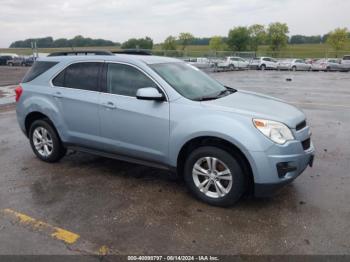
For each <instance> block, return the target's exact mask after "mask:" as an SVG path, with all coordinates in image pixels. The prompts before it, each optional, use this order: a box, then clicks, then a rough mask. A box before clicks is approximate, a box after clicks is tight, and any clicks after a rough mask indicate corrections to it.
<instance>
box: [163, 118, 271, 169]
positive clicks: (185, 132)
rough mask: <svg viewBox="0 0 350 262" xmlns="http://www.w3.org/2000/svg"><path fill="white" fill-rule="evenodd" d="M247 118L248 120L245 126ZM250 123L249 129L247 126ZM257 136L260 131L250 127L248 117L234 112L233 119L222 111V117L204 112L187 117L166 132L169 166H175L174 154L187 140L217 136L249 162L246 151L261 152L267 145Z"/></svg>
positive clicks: (176, 155) (266, 142)
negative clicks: (168, 137) (168, 146)
mask: <svg viewBox="0 0 350 262" xmlns="http://www.w3.org/2000/svg"><path fill="white" fill-rule="evenodd" d="M247 121H249V122H250V123H249V124H248V125H247V124H246V122H247ZM250 126H251V128H249V127H250ZM223 129H224V130H232V132H231V135H229V133H223V132H222V130H223ZM203 130H205V131H203ZM260 135H262V134H259V131H258V130H255V129H254V127H253V124H252V123H251V119H250V118H249V117H246V116H239V115H237V114H235V118H233V117H230V114H229V113H223V114H222V116H218V115H217V114H215V115H214V114H204V115H201V116H199V117H196V118H188V119H187V120H186V121H182V122H181V125H177V126H175V127H174V128H172V129H171V131H170V143H169V144H170V148H169V156H170V165H172V166H176V164H177V157H178V155H179V153H180V151H181V149H182V147H183V146H184V145H185V144H186V143H187V142H188V141H190V140H192V139H194V138H197V137H202V136H211V137H217V138H221V139H223V140H226V141H228V142H230V143H232V144H234V145H235V146H236V147H237V148H238V149H240V150H241V151H242V153H243V154H244V155H245V156H246V158H247V159H248V160H249V162H252V161H253V158H252V156H251V154H250V152H254V151H258V152H261V151H265V150H267V149H268V148H269V147H270V146H271V143H269V141H268V140H267V139H266V140H265V139H259V138H261V137H260ZM251 164H252V163H251Z"/></svg>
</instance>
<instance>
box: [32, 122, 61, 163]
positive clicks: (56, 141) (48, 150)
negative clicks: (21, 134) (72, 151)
mask: <svg viewBox="0 0 350 262" xmlns="http://www.w3.org/2000/svg"><path fill="white" fill-rule="evenodd" d="M45 130H46V133H47V135H46V138H45ZM40 136H41V138H40ZM43 139H44V141H43ZM29 141H30V145H31V147H32V150H33V152H34V154H35V155H36V156H37V157H38V158H39V159H40V160H42V161H45V162H49V163H53V162H57V161H59V160H60V159H61V158H62V157H64V155H65V154H66V152H67V150H66V149H65V148H64V147H63V145H62V142H61V139H60V138H59V136H58V134H57V132H56V130H55V128H54V127H53V126H52V124H51V123H50V122H49V121H48V120H47V119H40V120H36V121H34V122H33V123H32V125H31V126H30V129H29ZM40 141H41V144H43V143H44V144H45V145H46V147H45V145H43V146H40V145H39V144H40V143H39V142H40Z"/></svg>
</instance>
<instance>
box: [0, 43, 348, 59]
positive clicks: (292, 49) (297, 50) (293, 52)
mask: <svg viewBox="0 0 350 262" xmlns="http://www.w3.org/2000/svg"><path fill="white" fill-rule="evenodd" d="M79 49H84V50H87V49H88V50H110V51H116V50H118V49H119V48H118V47H115V46H104V47H79V48H75V50H79ZM71 50H72V49H71V48H40V49H39V53H52V52H57V51H71ZM153 51H154V53H155V54H158V55H167V56H196V57H199V56H214V55H215V53H214V52H213V51H212V50H210V48H209V46H207V45H191V46H188V47H187V48H186V50H185V51H183V50H181V47H179V48H178V50H177V51H166V52H164V51H163V50H161V46H160V45H155V46H154V49H153ZM0 53H16V54H19V55H30V54H31V53H32V50H31V49H30V48H0ZM232 53H233V52H231V51H222V52H218V53H217V54H216V55H218V56H227V55H231V54H232ZM345 54H350V41H349V42H348V43H347V44H346V46H345V48H344V50H343V51H339V52H338V57H342V56H343V55H345ZM257 55H258V56H273V57H281V58H284V57H300V58H322V57H335V56H336V53H335V52H334V50H332V49H331V48H330V47H329V46H328V45H327V44H300V45H288V46H287V47H286V48H284V49H283V50H282V51H280V52H271V51H270V50H269V47H268V46H266V45H265V46H259V49H258V52H257Z"/></svg>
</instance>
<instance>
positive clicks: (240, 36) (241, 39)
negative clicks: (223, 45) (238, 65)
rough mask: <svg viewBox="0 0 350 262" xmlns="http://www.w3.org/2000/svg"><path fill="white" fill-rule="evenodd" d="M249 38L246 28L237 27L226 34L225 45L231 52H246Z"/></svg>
mask: <svg viewBox="0 0 350 262" xmlns="http://www.w3.org/2000/svg"><path fill="white" fill-rule="evenodd" d="M249 41H250V36H249V30H248V28H247V27H244V26H239V27H235V28H233V29H231V30H230V31H229V33H228V38H227V45H228V46H229V48H230V49H231V50H236V51H246V50H247V48H248V45H249Z"/></svg>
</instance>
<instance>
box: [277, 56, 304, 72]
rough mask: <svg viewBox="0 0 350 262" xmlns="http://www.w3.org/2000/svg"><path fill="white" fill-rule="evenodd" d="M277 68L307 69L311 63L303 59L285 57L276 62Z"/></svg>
mask: <svg viewBox="0 0 350 262" xmlns="http://www.w3.org/2000/svg"><path fill="white" fill-rule="evenodd" d="M277 69H278V70H292V71H309V70H311V64H308V63H306V62H305V60H303V59H285V60H282V61H280V62H278V66H277Z"/></svg>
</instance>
